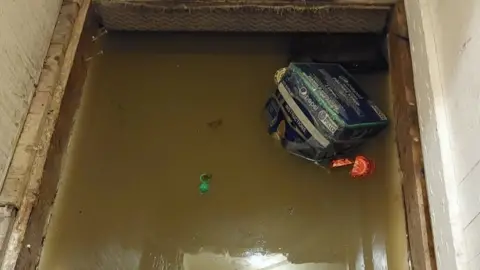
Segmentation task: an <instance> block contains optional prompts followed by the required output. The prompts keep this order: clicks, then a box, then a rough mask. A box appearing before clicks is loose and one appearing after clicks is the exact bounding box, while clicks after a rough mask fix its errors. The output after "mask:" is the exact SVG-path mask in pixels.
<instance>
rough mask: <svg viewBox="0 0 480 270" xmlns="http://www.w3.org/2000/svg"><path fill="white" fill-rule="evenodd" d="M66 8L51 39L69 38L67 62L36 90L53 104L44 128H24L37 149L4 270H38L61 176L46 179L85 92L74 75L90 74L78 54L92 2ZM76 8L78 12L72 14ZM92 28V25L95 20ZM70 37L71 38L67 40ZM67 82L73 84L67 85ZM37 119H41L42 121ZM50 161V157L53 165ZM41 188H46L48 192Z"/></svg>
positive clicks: (87, 34) (73, 1)
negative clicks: (52, 81)
mask: <svg viewBox="0 0 480 270" xmlns="http://www.w3.org/2000/svg"><path fill="white" fill-rule="evenodd" d="M72 5H77V9H75V8H72ZM63 7H64V8H65V10H63V9H62V11H65V12H67V13H68V15H67V16H60V18H62V22H60V23H59V24H60V25H61V27H58V28H57V29H56V30H58V31H57V32H56V33H55V34H54V35H53V37H52V41H55V40H57V41H58V40H65V42H67V44H68V46H67V48H66V50H64V56H65V57H64V61H63V64H62V65H61V67H60V68H58V69H56V70H57V72H58V73H59V76H58V77H57V78H58V79H57V81H56V83H55V84H54V85H55V87H54V88H53V89H52V88H51V87H50V86H51V85H47V84H43V85H44V86H45V87H42V88H39V89H37V90H36V91H37V93H38V94H40V95H42V94H43V93H49V94H48V95H43V96H45V97H47V98H48V99H49V100H48V101H46V104H49V106H43V107H42V109H39V110H40V111H42V113H43V114H45V115H46V116H45V119H44V120H41V121H43V123H42V124H40V126H41V127H40V128H38V129H35V130H28V129H27V130H24V131H25V132H34V133H35V134H34V135H33V136H34V137H35V136H36V137H37V138H38V141H37V144H36V145H37V150H36V151H35V155H34V157H33V159H29V160H26V162H30V163H31V164H28V165H27V166H30V168H31V169H30V170H29V181H28V186H27V189H26V191H25V192H24V196H23V200H22V202H21V206H20V208H19V210H18V213H17V215H16V218H15V221H14V224H13V229H12V233H11V235H10V237H9V241H8V245H7V248H6V253H5V257H4V260H3V262H2V267H1V269H6V270H9V269H35V265H36V263H37V261H38V258H39V254H40V251H41V246H42V243H43V235H44V229H45V228H46V227H47V224H48V217H49V214H50V207H51V205H52V203H53V199H54V197H55V194H56V190H57V182H54V183H53V184H52V185H48V183H49V181H48V180H50V179H54V181H58V177H53V178H48V176H51V174H49V173H48V172H50V171H49V170H48V169H47V168H51V167H52V166H53V167H55V168H57V166H58V163H59V162H60V160H59V158H58V154H59V153H60V152H62V151H63V149H64V148H65V146H66V143H67V141H68V133H69V131H68V129H69V127H70V126H71V122H72V121H73V120H72V119H73V113H74V111H75V108H76V106H75V104H74V103H72V102H69V100H75V99H74V98H72V95H74V96H78V93H77V92H78V91H79V89H80V90H81V88H82V87H81V86H80V87H79V84H78V83H75V82H78V81H81V80H76V77H75V76H77V77H78V76H80V77H82V76H83V77H85V75H86V63H85V58H86V57H87V55H85V54H86V53H87V52H86V51H84V52H83V53H80V54H77V48H78V50H79V51H80V50H81V48H83V47H85V44H90V43H92V32H91V31H84V32H83V30H84V25H85V21H86V18H87V11H89V10H90V9H89V7H90V0H83V1H82V0H66V1H64V5H63ZM78 7H79V8H78ZM72 10H76V11H77V12H76V13H74V14H72ZM90 12H92V11H91V10H90ZM90 17H93V16H90ZM73 22H74V24H73ZM88 25H89V26H90V27H93V22H92V23H89V24H88ZM82 32H83V34H82ZM67 33H69V34H68V36H70V37H71V38H68V39H65V34H67ZM62 36H63V38H62ZM55 63H58V61H57V62H55ZM44 69H45V70H50V67H49V66H47V65H45V66H44ZM69 77H70V78H71V80H70V81H71V82H70V81H69ZM67 81H69V82H68V84H67ZM46 86H49V87H46ZM50 93H51V94H50ZM77 101H78V99H77ZM62 103H63V105H62V106H61V104H62ZM37 119H38V120H39V121H40V118H37ZM27 121H28V120H27ZM57 131H58V132H57ZM65 134H66V135H65ZM29 136H30V135H29ZM47 157H51V158H49V159H48V160H49V161H47ZM42 181H43V182H44V183H43V184H42ZM42 187H48V189H47V191H46V190H44V189H42ZM46 197H48V198H46Z"/></svg>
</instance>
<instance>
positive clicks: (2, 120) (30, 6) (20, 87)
mask: <svg viewBox="0 0 480 270" xmlns="http://www.w3.org/2000/svg"><path fill="white" fill-rule="evenodd" d="M61 2H62V0H1V1H0V187H1V186H2V185H3V181H4V179H5V174H6V170H7V168H8V165H9V162H10V160H11V157H12V153H13V149H14V147H15V144H16V142H17V139H18V135H19V132H20V129H21V127H22V125H23V121H24V119H25V115H26V112H27V109H28V106H29V103H30V100H31V97H32V95H33V92H34V89H35V85H36V84H37V82H38V78H39V76H40V71H41V68H42V65H43V60H44V58H45V54H46V52H47V48H48V45H49V42H50V38H51V36H52V33H53V28H54V26H55V22H56V20H57V16H58V13H59V10H60V5H61Z"/></svg>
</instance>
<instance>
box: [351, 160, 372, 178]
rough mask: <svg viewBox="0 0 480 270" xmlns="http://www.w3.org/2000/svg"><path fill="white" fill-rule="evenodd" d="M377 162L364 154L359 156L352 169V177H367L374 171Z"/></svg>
mask: <svg viewBox="0 0 480 270" xmlns="http://www.w3.org/2000/svg"><path fill="white" fill-rule="evenodd" d="M374 170H375V163H374V162H373V160H370V159H368V158H366V157H364V156H357V157H356V158H355V163H353V168H352V170H351V171H350V175H351V176H352V177H365V176H368V175H370V174H372V173H373V171H374Z"/></svg>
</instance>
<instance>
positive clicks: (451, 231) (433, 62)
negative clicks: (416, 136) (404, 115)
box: [405, 0, 480, 270]
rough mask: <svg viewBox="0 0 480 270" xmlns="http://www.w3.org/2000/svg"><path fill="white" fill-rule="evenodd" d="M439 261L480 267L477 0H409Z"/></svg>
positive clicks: (450, 267) (451, 267)
mask: <svg viewBox="0 0 480 270" xmlns="http://www.w3.org/2000/svg"><path fill="white" fill-rule="evenodd" d="M405 1H406V6H407V17H408V24H409V31H410V38H411V50H412V56H413V62H414V72H415V76H414V80H415V88H416V91H417V102H418V106H419V117H420V125H421V130H422V145H423V151H424V158H425V172H426V176H427V187H428V189H429V200H430V211H431V217H432V223H433V233H434V241H435V249H436V255H437V256H436V257H437V264H438V269H445V270H455V269H472V270H478V269H480V217H479V215H480V165H479V163H480V141H479V138H480V68H479V63H480V1H478V0H443V1H439V0H437V1H433V0H405Z"/></svg>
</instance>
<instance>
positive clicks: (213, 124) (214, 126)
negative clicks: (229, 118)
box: [207, 118, 223, 129]
mask: <svg viewBox="0 0 480 270" xmlns="http://www.w3.org/2000/svg"><path fill="white" fill-rule="evenodd" d="M222 124H223V120H222V119H221V118H219V119H217V120H213V121H210V122H208V123H207V126H208V127H209V128H211V129H217V128H219V127H221V126H222Z"/></svg>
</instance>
